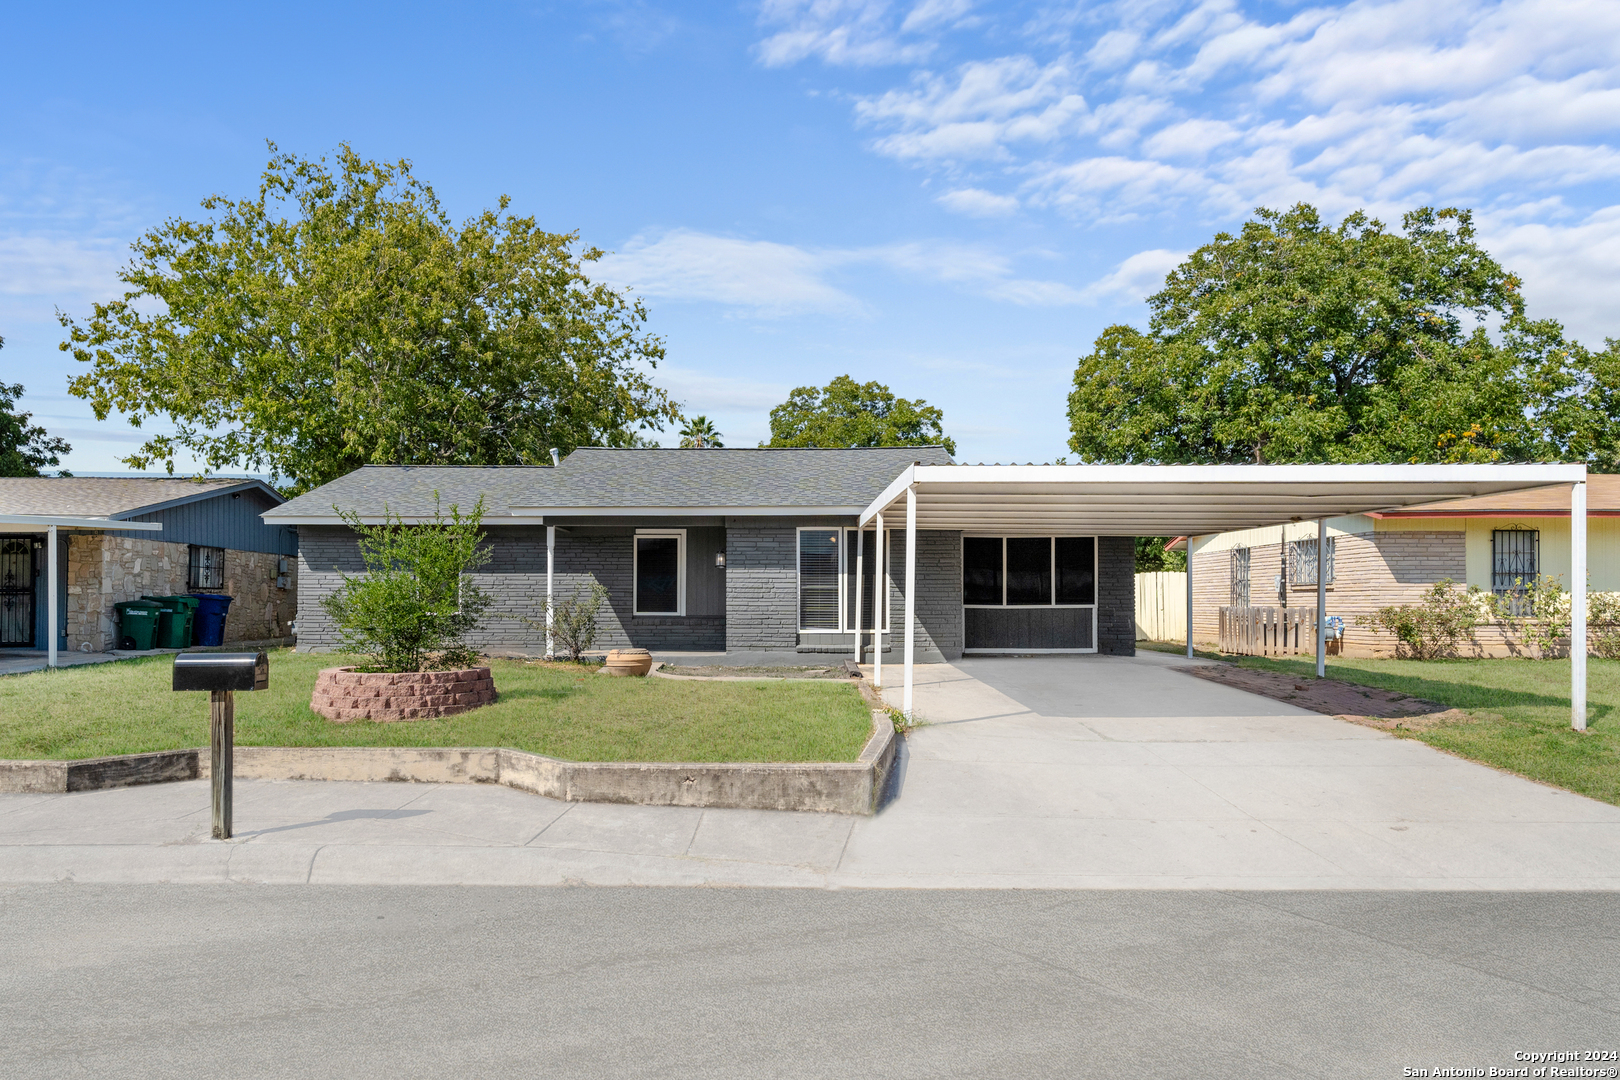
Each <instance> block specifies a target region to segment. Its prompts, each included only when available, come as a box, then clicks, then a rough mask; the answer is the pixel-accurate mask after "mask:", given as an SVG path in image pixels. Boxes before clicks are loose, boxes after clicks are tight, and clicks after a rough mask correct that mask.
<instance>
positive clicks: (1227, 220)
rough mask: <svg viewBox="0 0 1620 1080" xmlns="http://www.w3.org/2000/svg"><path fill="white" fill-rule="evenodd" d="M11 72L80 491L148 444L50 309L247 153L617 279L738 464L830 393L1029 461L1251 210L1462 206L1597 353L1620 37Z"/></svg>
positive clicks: (889, 44)
mask: <svg viewBox="0 0 1620 1080" xmlns="http://www.w3.org/2000/svg"><path fill="white" fill-rule="evenodd" d="M7 37H8V39H9V40H10V42H11V43H12V45H13V47H12V48H11V49H10V50H8V56H7V63H6V64H5V65H4V66H3V67H0V336H4V337H5V339H6V347H5V349H4V350H3V351H0V379H4V380H5V381H7V382H22V383H24V384H25V385H26V386H27V388H28V393H27V396H26V397H25V398H24V405H25V407H26V408H29V409H31V410H32V411H33V412H34V413H35V416H36V419H37V420H39V421H42V422H43V423H45V424H46V425H47V426H48V427H50V428H51V429H52V430H53V431H54V432H57V433H60V434H62V435H65V436H66V437H67V438H68V439H69V440H70V441H71V442H72V443H73V446H74V452H73V454H72V456H71V457H70V459H69V460H68V461H67V462H66V464H67V466H68V467H70V468H73V469H75V470H77V471H81V472H88V471H112V470H117V469H120V468H122V466H121V465H119V464H118V462H117V458H118V457H119V456H120V455H122V454H125V453H128V452H129V450H130V449H131V448H132V447H133V446H134V445H135V444H136V443H137V442H139V441H140V438H141V436H140V435H139V434H138V433H135V432H133V431H131V430H130V429H129V428H128V426H127V425H126V424H124V423H121V422H118V421H117V420H116V419H111V420H109V421H108V422H106V423H98V422H97V421H96V420H95V419H94V417H93V414H91V412H90V410H89V409H88V407H87V406H86V405H85V404H84V403H83V402H80V401H78V400H77V399H75V398H72V397H70V396H69V395H68V394H67V393H66V389H65V387H66V383H67V380H68V378H69V377H70V376H71V374H72V373H73V371H74V369H75V368H76V367H77V365H76V363H75V362H74V361H72V360H71V359H70V358H68V357H67V356H66V354H63V353H60V352H58V351H57V350H56V344H57V342H58V341H59V340H60V339H61V332H60V329H59V327H58V326H57V324H56V322H55V319H54V317H53V311H54V310H56V309H57V308H60V309H63V310H65V311H68V312H70V313H74V314H83V313H85V312H87V311H88V309H89V305H90V304H91V303H92V302H93V301H94V300H96V299H103V298H107V297H110V296H112V295H114V294H115V292H116V290H117V282H116V280H115V277H114V275H115V273H116V270H117V267H118V266H119V265H120V264H121V263H122V261H123V260H124V258H125V253H126V251H127V247H128V244H129V242H130V241H131V240H132V239H133V238H134V237H136V236H138V235H139V234H140V233H141V232H143V231H144V230H146V229H148V228H150V227H152V226H153V225H155V224H157V223H159V222H160V221H162V220H163V219H164V218H166V217H170V216H176V215H185V216H195V215H197V214H199V213H200V211H199V210H198V206H197V204H198V202H199V201H200V200H201V199H202V198H203V197H204V196H206V195H208V194H210V193H223V194H227V195H233V196H242V195H247V194H249V193H250V192H251V191H252V190H253V189H254V188H255V186H256V183H257V178H258V174H259V172H260V170H261V169H262V167H263V165H264V163H265V160H266V157H267V154H266V151H265V145H264V141H265V140H266V139H272V140H274V141H275V142H276V143H278V144H279V146H280V147H281V148H282V149H283V150H288V151H293V152H297V153H302V154H308V155H312V156H314V155H319V154H321V153H324V152H327V151H329V150H330V149H331V148H332V147H334V146H335V145H336V144H337V143H338V142H339V141H348V142H350V143H352V144H353V145H354V146H355V147H356V149H358V150H359V151H360V152H361V153H363V154H365V155H367V156H371V157H379V158H389V159H394V158H400V157H405V158H409V159H410V160H411V161H412V162H414V164H415V170H416V173H417V175H418V176H419V177H420V178H422V179H424V180H427V181H429V182H431V183H432V184H433V185H434V187H435V189H436V190H437V192H438V193H439V195H440V197H441V199H442V200H443V201H444V202H445V204H446V206H447V207H448V209H449V210H450V211H451V213H452V214H453V215H455V216H458V217H460V216H466V215H470V214H472V213H474V212H476V211H478V210H480V209H482V208H483V207H485V206H489V205H492V204H493V203H494V202H495V201H496V199H497V198H498V197H499V196H500V195H502V194H508V195H511V196H512V198H513V201H514V205H513V209H514V210H516V211H518V212H521V213H532V214H534V215H536V216H537V217H538V218H539V220H540V221H541V222H542V223H543V224H544V225H545V227H547V228H550V229H553V230H556V231H568V230H575V229H577V230H579V232H580V234H581V238H582V239H583V240H584V241H585V242H587V243H590V244H594V245H596V246H599V247H602V248H605V249H608V250H610V251H612V252H613V253H614V254H613V255H611V256H610V257H609V258H608V259H606V260H604V262H603V263H602V264H600V265H599V273H600V274H601V275H602V276H603V277H606V278H608V279H610V280H612V281H614V282H617V283H621V284H624V285H628V286H632V287H634V288H635V289H636V291H637V292H639V293H640V294H641V295H642V296H643V297H645V298H646V300H647V302H648V304H649V306H650V308H651V311H652V329H653V330H654V332H657V333H659V334H662V335H663V336H665V337H666V338H667V340H668V348H669V358H668V361H667V362H666V363H665V364H663V365H660V368H659V372H658V374H657V379H658V381H659V382H660V383H661V384H662V385H664V386H665V387H667V388H668V389H669V390H670V391H671V392H672V393H673V394H674V395H675V396H676V397H677V398H678V399H679V400H680V401H682V402H683V403H684V405H685V407H686V409H687V410H688V411H689V412H692V413H706V414H708V415H709V416H710V417H712V418H713V419H715V421H716V422H717V424H718V426H719V427H720V429H721V431H722V432H723V433H724V435H725V437H726V441H727V443H728V444H729V445H733V446H746V445H753V444H754V443H756V442H758V441H759V440H761V439H763V438H765V437H767V434H768V413H769V410H770V408H771V406H772V405H774V404H776V403H778V402H780V401H781V400H782V399H783V398H784V397H785V396H786V395H787V393H788V391H789V390H790V389H791V388H793V387H795V386H800V385H806V384H818V385H819V384H824V383H826V382H827V381H828V380H829V379H831V378H832V377H833V376H836V375H841V374H849V375H852V376H854V377H855V378H857V379H860V380H862V381H865V380H868V379H878V380H880V381H882V382H885V383H887V384H888V385H889V386H890V387H892V388H893V390H894V391H895V392H896V393H898V394H901V395H903V396H906V397H923V398H926V399H927V400H928V401H929V402H931V403H933V404H936V405H939V406H940V407H941V408H943V409H944V411H945V417H946V427H947V431H948V432H949V433H950V434H951V435H953V436H954V437H955V438H956V440H957V442H958V447H959V455H958V456H959V457H960V458H961V459H964V460H969V461H979V460H986V461H1014V460H1016V461H1045V460H1051V459H1052V458H1054V457H1056V456H1058V455H1060V454H1063V453H1064V452H1065V443H1066V440H1067V423H1066V419H1065V415H1064V406H1065V397H1066V395H1067V393H1068V389H1069V385H1070V380H1071V379H1072V376H1073V371H1074V366H1075V362H1076V360H1077V358H1078V357H1079V356H1081V355H1082V354H1084V353H1086V352H1087V351H1089V346H1090V344H1091V342H1092V340H1093V339H1094V338H1095V336H1096V335H1097V333H1098V332H1099V331H1100V330H1101V329H1102V328H1103V327H1104V326H1106V325H1108V324H1109V323H1112V322H1118V321H1131V322H1137V323H1141V322H1142V321H1143V320H1144V318H1145V308H1144V306H1143V304H1142V299H1143V297H1144V296H1146V295H1147V294H1148V293H1150V292H1152V291H1153V290H1154V289H1155V288H1156V286H1157V283H1158V282H1159V281H1160V280H1161V279H1162V277H1163V274H1164V272H1165V270H1166V269H1168V268H1169V267H1170V266H1172V265H1174V264H1175V262H1176V261H1177V259H1178V257H1179V256H1180V255H1182V254H1184V253H1185V252H1187V251H1189V250H1190V249H1192V248H1193V247H1195V246H1197V245H1198V244H1200V243H1202V242H1204V241H1205V240H1207V239H1208V238H1209V237H1210V236H1211V235H1213V234H1214V233H1215V232H1216V231H1218V230H1221V229H1231V228H1234V227H1236V226H1237V225H1239V224H1241V222H1242V221H1243V220H1244V219H1245V217H1246V216H1247V214H1248V212H1249V211H1250V210H1251V209H1252V208H1253V207H1255V206H1259V205H1272V206H1281V205H1287V204H1290V203H1293V202H1296V201H1301V200H1304V201H1309V202H1313V203H1315V204H1316V205H1318V206H1319V207H1320V208H1322V209H1323V210H1324V211H1325V212H1326V213H1327V214H1328V215H1330V216H1331V217H1333V218H1335V219H1336V218H1337V217H1338V216H1340V215H1342V214H1343V213H1345V212H1347V211H1349V210H1352V209H1356V208H1365V209H1368V210H1369V211H1372V212H1374V213H1376V214H1377V215H1379V216H1381V217H1383V218H1384V219H1385V220H1386V221H1392V222H1393V221H1396V220H1398V219H1399V216H1400V214H1401V212H1402V211H1404V210H1406V209H1409V208H1411V207H1414V206H1419V205H1424V204H1435V205H1460V206H1467V207H1472V208H1474V209H1475V210H1476V212H1477V215H1478V220H1479V223H1480V225H1481V232H1482V234H1483V236H1484V238H1485V241H1486V243H1487V245H1488V246H1489V247H1490V249H1491V250H1492V251H1493V252H1494V253H1496V254H1497V255H1498V257H1500V258H1501V259H1502V260H1503V261H1504V262H1505V263H1506V264H1507V265H1508V266H1509V267H1511V268H1512V269H1515V270H1516V271H1518V272H1519V273H1520V274H1521V275H1522V276H1523V277H1524V278H1525V279H1526V292H1527V296H1528V298H1529V301H1530V305H1531V310H1532V313H1533V314H1536V315H1550V316H1554V317H1557V318H1559V319H1561V320H1563V321H1564V322H1565V324H1566V325H1567V326H1568V327H1570V329H1571V330H1572V331H1573V332H1574V333H1575V334H1576V336H1578V337H1579V338H1580V339H1581V340H1583V341H1586V342H1587V343H1589V344H1593V345H1601V343H1602V339H1603V338H1604V337H1605V336H1608V335H1616V336H1620V315H1617V314H1616V310H1615V304H1614V299H1613V298H1614V296H1615V293H1616V284H1617V282H1620V151H1617V149H1616V141H1617V135H1620V4H1615V3H1612V2H1596V0H1592V2H1559V0H1534V2H1520V3H1501V4H1491V3H1459V2H1445V0H1389V2H1358V3H1351V4H1345V5H1324V6H1306V5H1303V4H1289V3H1257V4H1241V3H1235V2H1230V0H1215V2H1206V3H1179V2H1177V3H1171V2H1155V0H1133V2H1130V3H1117V4H1116V3H1084V4H1044V3H1031V4H1016V3H1009V4H991V3H974V2H971V0H922V2H920V3H890V4H885V3H876V2H859V0H810V2H803V0H764V2H762V3H737V4H731V5H721V4H709V5H703V4H693V5H680V4H657V3H639V2H625V3H619V2H612V0H601V2H596V3H591V2H579V3H572V4H555V5H544V4H538V5H517V4H511V5H507V4H482V5H473V4H468V5H419V6H413V5H407V4H395V5H388V6H382V5H378V6H375V7H362V6H358V5H343V4H332V3H327V4H319V5H299V4H282V5H276V6H274V7H264V6H262V5H261V6H257V7H255V8H254V9H248V8H245V7H242V8H235V7H233V6H231V5H217V4H215V5H201V4H199V5H174V4H170V5H164V4H157V5H146V6H142V7H140V8H139V9H138V10H137V9H134V8H131V7H130V6H128V5H117V6H113V5H106V6H97V5H90V4H79V5H62V6H60V7H58V6H56V5H32V6H30V7H18V8H17V9H15V10H13V11H11V12H10V13H9V14H8V26H7ZM18 45H21V47H20V48H18V47H17V46H18ZM669 437H670V436H666V439H667V438H669ZM188 464H189V463H184V462H182V463H181V466H182V468H185V467H188Z"/></svg>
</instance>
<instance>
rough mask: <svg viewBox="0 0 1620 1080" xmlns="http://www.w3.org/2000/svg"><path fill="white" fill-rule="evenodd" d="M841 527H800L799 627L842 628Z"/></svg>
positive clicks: (802, 628) (805, 628)
mask: <svg viewBox="0 0 1620 1080" xmlns="http://www.w3.org/2000/svg"><path fill="white" fill-rule="evenodd" d="M839 531H840V530H838V529H800V530H799V628H800V629H801V630H837V629H838V606H839V605H838V534H839Z"/></svg>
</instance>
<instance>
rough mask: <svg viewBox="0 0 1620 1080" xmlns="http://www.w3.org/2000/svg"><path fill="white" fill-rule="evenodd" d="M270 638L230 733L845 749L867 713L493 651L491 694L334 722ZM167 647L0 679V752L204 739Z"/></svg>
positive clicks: (723, 751)
mask: <svg viewBox="0 0 1620 1080" xmlns="http://www.w3.org/2000/svg"><path fill="white" fill-rule="evenodd" d="M353 662H354V661H353V659H352V658H350V657H343V656H334V655H331V654H325V655H319V656H315V655H310V654H308V653H294V652H289V651H286V650H278V651H275V652H272V653H271V654H270V689H268V690H262V691H258V692H256V693H241V694H237V695H236V741H237V743H238V744H239V745H242V746H505V747H510V748H512V749H516V750H528V751H532V752H534V753H538V754H545V755H547V756H550V757H558V758H565V759H567V760H571V761H853V760H855V758H856V757H858V756H859V755H860V751H861V747H862V746H863V745H864V744H865V743H866V740H867V738H868V736H870V734H871V732H872V713H871V710H870V709H869V708H868V707H867V705H866V703H865V702H864V701H863V700H862V699H861V696H860V693H859V691H857V690H856V689H855V687H854V686H852V685H848V684H845V683H839V682H830V681H824V682H810V681H792V682H789V681H772V682H688V681H677V680H673V679H615V678H611V677H608V676H603V675H597V674H595V673H594V669H589V668H579V667H574V666H572V665H567V664H532V663H524V662H522V661H509V660H496V661H494V662H492V663H491V664H490V667H491V668H493V669H494V675H495V688H496V690H497V691H499V693H500V700H499V701H497V702H496V703H495V704H493V705H488V706H485V707H484V708H481V709H475V710H473V711H472V712H469V713H465V714H463V715H461V716H452V717H446V718H444V719H442V720H411V721H405V722H401V723H390V724H378V723H371V722H369V721H354V722H349V723H343V724H336V723H333V722H332V721H330V720H327V719H325V718H323V717H320V716H317V715H316V714H315V713H313V712H311V711H310V709H309V696H310V691H311V690H312V689H313V688H314V685H315V675H316V672H318V671H319V670H320V669H321V668H325V667H333V666H336V665H339V664H345V663H353ZM173 664H174V660H173V657H171V656H153V657H142V658H140V659H137V660H120V661H115V662H112V663H106V664H89V665H84V666H82V667H72V668H61V669H58V670H56V671H39V672H33V673H30V674H27V675H13V676H8V677H5V678H0V758H55V759H71V758H86V757H100V756H102V755H106V754H133V753H141V752H143V751H149V750H172V749H177V748H181V747H188V746H203V745H206V744H207V742H208V695H206V694H201V693H175V692H174V691H172V690H170V689H169V685H170V678H171V675H170V669H171V668H172V667H173Z"/></svg>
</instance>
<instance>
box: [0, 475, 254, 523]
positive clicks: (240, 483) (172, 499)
mask: <svg viewBox="0 0 1620 1080" xmlns="http://www.w3.org/2000/svg"><path fill="white" fill-rule="evenodd" d="M247 489H254V490H257V491H262V492H263V493H264V494H266V495H268V496H269V497H270V499H271V500H272V501H274V502H277V503H280V502H281V501H282V497H281V493H280V492H278V491H276V489H275V488H273V487H271V486H270V485H269V484H266V483H265V482H264V481H262V480H244V479H241V478H237V479H224V478H218V477H215V478H209V479H203V480H191V479H185V478H180V477H161V476H160V477H151V476H6V477H0V514H14V515H29V516H34V517H76V518H109V519H112V520H115V521H116V520H123V519H126V518H130V517H133V516H135V515H137V514H150V513H152V512H154V511H156V510H161V509H165V508H167V507H170V506H176V505H178V504H180V503H187V502H195V501H196V500H198V499H206V498H211V497H213V496H215V495H223V494H225V493H227V492H233V491H240V490H247Z"/></svg>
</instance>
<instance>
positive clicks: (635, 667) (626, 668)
mask: <svg viewBox="0 0 1620 1080" xmlns="http://www.w3.org/2000/svg"><path fill="white" fill-rule="evenodd" d="M652 662H653V661H652V653H650V652H648V651H647V650H646V649H609V650H608V654H607V673H608V674H609V675H621V676H629V675H645V674H647V672H649V671H651V670H652Z"/></svg>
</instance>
